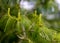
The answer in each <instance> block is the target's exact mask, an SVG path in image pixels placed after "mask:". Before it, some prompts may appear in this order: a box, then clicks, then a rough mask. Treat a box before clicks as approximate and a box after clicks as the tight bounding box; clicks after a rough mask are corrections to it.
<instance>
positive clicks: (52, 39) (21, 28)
mask: <svg viewBox="0 0 60 43" xmlns="http://www.w3.org/2000/svg"><path fill="white" fill-rule="evenodd" d="M53 1H54V0H53ZM53 1H52V0H50V1H48V0H45V2H44V3H43V2H42V1H41V0H39V1H37V2H39V3H37V4H38V6H39V4H40V8H39V7H38V8H39V9H40V10H41V8H43V9H44V8H45V9H46V10H47V9H49V8H50V7H51V6H54V7H55V8H56V6H55V5H54V4H53V3H52V2H53ZM0 2H1V5H2V6H1V5H0V6H1V13H0V14H1V15H2V10H3V11H4V9H5V10H6V12H4V13H3V14H4V15H2V17H1V18H0V43H60V28H55V27H54V26H51V24H52V25H58V26H59V25H60V21H59V22H58V23H57V22H54V21H50V22H49V21H47V20H46V19H45V18H43V16H41V15H42V14H40V15H38V14H37V11H35V13H34V14H32V13H30V14H26V15H24V14H23V13H22V12H21V11H20V9H19V6H17V5H18V4H17V2H16V0H15V1H14V0H13V3H15V5H14V4H13V5H14V6H12V7H11V6H9V5H10V2H12V0H9V4H7V2H8V0H6V1H4V0H1V1H0ZM3 3H4V4H3ZM41 3H42V6H41ZM5 6H6V7H5ZM8 7H10V8H11V11H10V8H8ZM3 8H4V9H3ZM13 8H14V9H13ZM7 9H8V10H7ZM56 11H57V10H56ZM7 12H8V14H7ZM53 22H54V23H53ZM59 27H60V26H59Z"/></svg>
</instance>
